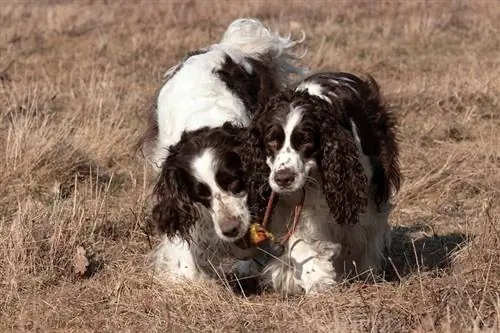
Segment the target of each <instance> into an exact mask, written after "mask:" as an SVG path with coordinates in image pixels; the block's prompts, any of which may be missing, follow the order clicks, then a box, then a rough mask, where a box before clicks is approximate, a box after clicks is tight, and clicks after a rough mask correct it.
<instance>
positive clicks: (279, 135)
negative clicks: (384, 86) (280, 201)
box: [258, 91, 366, 223]
mask: <svg viewBox="0 0 500 333" xmlns="http://www.w3.org/2000/svg"><path fill="white" fill-rule="evenodd" d="M258 128H259V130H258V131H259V133H260V137H261V144H262V146H263V147H264V149H265V151H266V161H267V164H268V166H269V168H270V175H269V185H270V186H271V188H272V189H273V190H274V191H275V192H277V193H281V194H289V193H294V192H296V191H297V190H299V189H301V188H303V187H304V186H305V185H306V184H307V183H308V182H309V181H310V182H312V183H315V182H318V181H321V182H322V186H323V193H324V195H325V197H326V200H327V202H328V205H329V207H330V210H331V212H332V213H333V214H334V215H336V218H337V220H338V221H339V223H350V222H355V221H356V219H357V217H358V213H359V210H360V208H361V207H362V206H364V204H365V203H364V199H363V193H364V191H365V190H366V177H365V175H364V173H363V168H362V166H361V164H360V162H359V155H358V153H359V152H358V149H357V146H356V143H355V138H354V137H353V134H352V131H351V124H350V122H349V121H348V119H346V118H345V117H344V115H343V110H342V106H341V105H332V104H330V103H328V102H327V101H325V100H323V99H321V98H318V97H316V96H312V95H309V94H307V93H304V92H302V91H286V92H282V93H280V94H278V95H277V96H275V97H274V98H272V99H271V100H270V101H269V103H268V104H267V106H266V109H265V111H264V112H263V113H262V114H261V115H260V117H259V119H258ZM318 176H319V177H318ZM317 178H319V179H317Z"/></svg>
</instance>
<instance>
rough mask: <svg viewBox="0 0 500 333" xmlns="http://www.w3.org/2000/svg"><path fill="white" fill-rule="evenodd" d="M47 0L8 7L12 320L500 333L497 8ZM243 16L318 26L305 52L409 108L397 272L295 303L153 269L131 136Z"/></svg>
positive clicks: (0, 62)
mask: <svg viewBox="0 0 500 333" xmlns="http://www.w3.org/2000/svg"><path fill="white" fill-rule="evenodd" d="M44 3H45V4H38V5H35V4H25V5H21V4H19V5H14V4H7V3H4V4H2V6H1V8H0V156H1V157H0V219H1V222H0V295H1V298H0V310H1V311H0V331H2V332H28V331H30V332H31V331H33V332H65V333H69V332H184V331H193V332H210V331H211V332H246V331H277V332H310V333H312V332H450V333H451V332H500V261H499V258H500V207H499V206H500V205H499V203H500V148H499V147H500V135H499V134H498V133H499V131H500V110H499V107H500V56H499V55H500V39H499V37H498V36H500V6H498V5H497V4H496V3H495V2H487V1H483V2H481V1H475V2H473V1H470V2H468V1H440V2H434V1H425V2H423V1H414V2H410V1H402V2H399V3H397V2H388V3H378V4H376V3H369V2H366V3H361V2H359V1H356V2H351V1H332V2H326V1H304V0H300V1H293V2H292V1H290V2H287V3H286V4H284V3H282V4H280V3H279V2H276V3H274V4H270V1H267V2H259V1H246V2H236V1H235V2H229V1H227V2H224V1H221V2H208V1H207V2H205V1H199V2H195V1H178V2H174V1H163V2H159V1H157V2H152V1H143V2H134V3H133V2H122V3H118V2H113V1H109V2H108V1H104V2H102V3H100V2H99V3H98V2H97V1H89V3H88V4H85V3H84V2H83V1H76V2H74V3H72V4H64V3H61V2H58V3H54V4H49V1H45V2H44ZM240 16H253V17H257V18H260V19H262V20H264V22H266V24H268V25H269V26H270V27H272V28H273V30H278V31H280V32H281V33H282V34H285V33H287V32H288V31H292V32H293V34H294V36H297V37H300V31H301V30H303V31H304V32H305V33H306V41H305V43H304V47H307V48H308V53H307V55H306V56H305V57H304V58H303V59H302V60H301V64H303V65H306V66H310V67H311V68H313V69H334V70H343V71H354V72H369V73H371V74H372V75H373V76H374V77H375V78H376V79H377V80H379V82H380V85H381V87H382V90H383V92H384V94H385V96H386V97H387V100H388V101H389V103H390V105H391V107H392V108H394V110H395V112H396V113H397V114H398V117H399V130H400V142H401V152H402V159H401V164H402V170H403V174H404V178H405V180H404V185H403V188H402V190H401V192H400V193H399V194H398V195H397V197H396V198H395V203H396V208H395V211H394V214H393V215H392V218H391V223H392V225H393V227H394V240H393V248H392V251H391V263H390V265H389V267H388V270H387V274H386V281H384V282H377V283H363V282H353V283H345V284H342V285H339V286H338V287H336V288H335V290H332V291H331V292H329V293H328V294H326V295H322V296H319V297H293V298H287V299H282V298H280V297H278V296H276V295H273V294H269V293H265V294H262V295H238V294H235V293H232V292H231V291H229V290H228V288H227V287H225V286H224V285H223V284H222V283H221V284H216V283H213V284H204V285H201V284H188V283H186V284H181V285H173V284H172V285H169V284H160V283H159V282H158V281H155V280H154V279H153V278H152V277H151V276H150V274H149V272H148V270H147V268H146V255H147V254H148V253H149V251H150V249H151V246H154V245H155V244H156V242H157V241H158V240H157V238H156V237H155V236H154V235H151V233H150V231H149V230H148V229H147V227H146V225H147V220H148V216H149V212H150V203H151V201H150V200H149V197H148V196H149V190H150V186H151V184H152V173H151V171H150V170H149V169H148V167H147V166H146V164H145V162H144V161H143V160H142V159H141V157H140V155H137V154H136V152H135V151H134V145H135V144H136V142H137V140H138V139H139V137H140V135H141V134H142V132H143V131H144V129H145V128H146V118H147V114H148V112H151V110H150V104H151V99H152V98H153V97H154V95H155V91H156V90H157V89H158V88H159V87H160V84H161V76H162V74H163V73H164V72H165V71H166V70H167V69H168V68H169V67H170V66H171V65H173V64H175V63H176V62H177V61H179V59H181V58H182V57H183V56H184V55H185V53H186V52H188V51H190V50H195V49H197V48H200V47H204V46H206V45H209V44H210V43H213V42H216V41H217V40H218V39H219V38H220V36H221V34H222V32H223V31H224V29H225V28H226V26H227V25H228V24H229V22H230V21H232V20H233V19H235V18H237V17H240ZM80 246H81V247H83V249H84V250H85V256H86V258H87V259H88V260H89V266H88V267H87V271H86V274H85V275H84V276H83V277H82V276H79V275H78V274H77V273H76V272H75V267H74V264H75V255H76V254H77V249H78V248H79V247H80ZM80 259H81V258H80ZM76 262H78V260H77V261H76Z"/></svg>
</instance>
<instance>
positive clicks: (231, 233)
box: [220, 218, 240, 237]
mask: <svg viewBox="0 0 500 333" xmlns="http://www.w3.org/2000/svg"><path fill="white" fill-rule="evenodd" d="M239 226H240V222H239V221H238V219H236V218H227V219H225V220H223V221H222V222H221V223H220V229H221V232H222V234H223V235H224V236H226V237H236V236H238V234H239V232H240V229H239Z"/></svg>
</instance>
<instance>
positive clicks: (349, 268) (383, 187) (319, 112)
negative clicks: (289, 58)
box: [236, 72, 401, 294]
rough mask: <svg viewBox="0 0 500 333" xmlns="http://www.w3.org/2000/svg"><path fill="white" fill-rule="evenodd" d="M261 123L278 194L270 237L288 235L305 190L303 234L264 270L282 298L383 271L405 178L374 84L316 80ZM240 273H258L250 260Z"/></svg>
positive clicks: (273, 107)
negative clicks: (393, 198)
mask: <svg viewBox="0 0 500 333" xmlns="http://www.w3.org/2000/svg"><path fill="white" fill-rule="evenodd" d="M255 121H256V130H257V132H258V133H260V138H261V140H260V146H261V149H263V150H265V151H266V161H267V164H268V166H269V167H270V175H269V180H268V181H269V185H270V187H271V188H272V189H273V191H275V192H277V193H278V194H279V199H278V203H277V205H276V207H275V209H274V213H273V218H272V220H271V222H270V230H271V232H273V233H274V234H278V235H279V234H285V233H286V231H287V224H288V223H289V222H290V216H291V214H292V212H293V211H294V207H295V205H296V203H297V202H298V200H299V196H300V193H301V191H302V189H305V190H306V199H305V202H304V205H303V209H302V214H301V219H300V222H299V227H298V229H297V231H296V232H295V233H294V234H293V235H292V237H291V238H290V239H289V240H288V243H287V244H286V246H287V251H286V254H285V255H284V256H283V257H281V258H274V259H271V260H269V261H268V262H267V264H265V267H264V269H263V274H264V277H265V278H266V279H265V280H267V281H268V282H269V283H270V284H271V286H272V287H273V288H274V289H275V290H277V291H281V292H283V293H288V294H293V293H297V292H301V291H305V293H313V292H319V291H322V290H324V289H325V288H326V287H328V286H329V285H332V284H334V283H335V282H336V281H339V280H340V279H342V278H345V277H347V276H348V275H350V274H355V275H360V274H364V273H367V272H370V271H377V270H379V269H380V267H381V264H382V261H383V259H384V258H383V253H384V250H385V249H386V247H387V246H389V244H390V228H389V224H388V217H389V213H390V210H391V204H390V198H391V196H392V195H393V194H395V193H396V192H397V190H398V189H399V187H400V182H401V175H400V170H399V162H398V157H399V156H398V145H397V140H396V131H395V126H396V121H395V116H394V114H392V113H391V112H390V111H389V110H388V108H387V107H386V105H385V104H384V101H383V99H382V97H381V94H380V92H379V86H378V84H377V83H376V81H375V80H374V79H373V78H372V77H370V76H367V77H366V78H359V77H357V76H355V75H352V74H349V73H333V72H331V73H319V74H314V75H311V76H309V77H307V78H305V79H303V80H302V81H301V82H300V83H299V84H298V85H297V86H296V88H295V89H294V90H286V91H283V92H281V93H279V94H278V95H277V96H275V97H273V98H272V99H271V100H270V101H269V103H268V104H267V106H266V108H265V110H264V112H262V113H261V114H260V115H258V116H257V119H256V120H255ZM236 269H237V270H238V271H239V274H240V275H245V274H255V273H258V272H259V271H260V267H258V266H257V265H256V264H255V262H253V261H247V262H242V263H240V264H239V265H238V266H237V268H236Z"/></svg>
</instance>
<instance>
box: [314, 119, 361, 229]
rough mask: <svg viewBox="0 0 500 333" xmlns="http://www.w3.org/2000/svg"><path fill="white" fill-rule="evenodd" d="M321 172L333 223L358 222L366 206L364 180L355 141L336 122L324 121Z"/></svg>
mask: <svg viewBox="0 0 500 333" xmlns="http://www.w3.org/2000/svg"><path fill="white" fill-rule="evenodd" d="M320 172H321V178H322V181H323V192H324V194H325V197H326V201H327V203H328V206H329V208H330V211H331V213H332V214H333V216H334V217H335V221H337V223H339V224H354V223H357V222H358V217H359V214H360V213H361V212H362V211H363V209H364V207H365V206H366V191H367V179H366V176H365V174H364V172H363V167H362V165H361V163H360V162H359V159H358V151H357V147H356V144H355V142H354V138H353V137H352V135H351V133H350V132H349V130H348V129H347V128H346V127H345V126H342V124H341V123H340V122H339V121H335V120H333V121H326V122H325V123H323V125H322V130H321V159H320Z"/></svg>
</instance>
